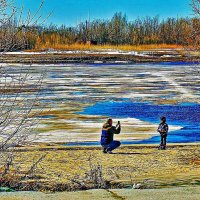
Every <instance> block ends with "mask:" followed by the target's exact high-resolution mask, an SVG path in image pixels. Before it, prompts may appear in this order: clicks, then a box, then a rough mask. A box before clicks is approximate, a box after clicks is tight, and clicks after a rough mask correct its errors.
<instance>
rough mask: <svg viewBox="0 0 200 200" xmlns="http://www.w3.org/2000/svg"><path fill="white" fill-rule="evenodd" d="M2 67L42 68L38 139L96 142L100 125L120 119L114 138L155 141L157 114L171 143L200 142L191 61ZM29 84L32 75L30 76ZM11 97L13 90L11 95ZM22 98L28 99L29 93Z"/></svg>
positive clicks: (198, 86) (199, 83)
mask: <svg viewBox="0 0 200 200" xmlns="http://www.w3.org/2000/svg"><path fill="white" fill-rule="evenodd" d="M3 67H5V68H7V69H9V70H8V71H9V73H12V74H19V73H27V69H28V73H29V74H32V75H33V77H37V76H39V75H40V74H41V73H43V72H45V73H46V74H45V77H44V80H43V84H42V89H41V91H40V95H39V98H38V101H39V102H40V104H38V106H37V107H36V109H38V108H39V106H41V107H43V106H44V107H45V109H44V110H43V112H42V113H41V114H39V115H37V116H34V117H37V118H39V119H40V120H39V125H38V127H37V132H38V136H39V137H38V141H43V142H62V143H65V142H66V143H67V142H83V141H84V142H86V141H87V142H93V143H95V142H97V141H98V140H99V135H100V130H101V125H102V123H103V122H104V121H105V120H106V119H107V118H108V117H113V118H114V121H117V120H118V119H120V120H121V122H122V127H123V129H122V134H121V135H120V136H118V139H120V140H122V141H124V142H125V143H127V142H132V143H155V142H157V141H158V137H156V136H157V133H156V127H157V124H158V123H159V116H161V115H166V117H167V118H168V121H169V125H170V130H171V132H170V137H169V141H170V142H196V141H200V132H199V128H200V127H199V122H200V120H199V117H200V106H199V103H200V99H199V95H200V79H199V65H198V64H193V63H157V64H153V63H146V64H132V65H128V64H91V65H85V64H76V65H72V64H69V65H66V64H63V65H62V64H60V65H46V66H45V65H32V66H28V65H27V66H14V65H10V66H9V67H8V66H6V65H4V66H3ZM31 81H32V82H34V78H32V79H31ZM10 95H12V94H10ZM23 97H25V98H27V99H31V98H32V94H31V92H26V93H24V94H23Z"/></svg>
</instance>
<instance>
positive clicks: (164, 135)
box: [160, 134, 167, 148]
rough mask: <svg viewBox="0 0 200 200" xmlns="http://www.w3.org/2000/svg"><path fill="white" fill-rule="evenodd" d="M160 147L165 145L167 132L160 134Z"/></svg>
mask: <svg viewBox="0 0 200 200" xmlns="http://www.w3.org/2000/svg"><path fill="white" fill-rule="evenodd" d="M160 137H161V138H160V147H164V148H165V147H166V144H167V134H163V135H160Z"/></svg>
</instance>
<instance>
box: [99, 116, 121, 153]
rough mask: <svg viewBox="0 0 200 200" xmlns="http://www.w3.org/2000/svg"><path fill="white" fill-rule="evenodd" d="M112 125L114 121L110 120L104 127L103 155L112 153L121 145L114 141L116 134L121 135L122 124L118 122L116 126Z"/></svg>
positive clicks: (102, 139) (102, 137)
mask: <svg viewBox="0 0 200 200" xmlns="http://www.w3.org/2000/svg"><path fill="white" fill-rule="evenodd" d="M112 124H113V121H112V119H108V120H107V122H106V123H105V124H104V125H103V127H102V134H101V146H102V147H103V153H112V151H113V150H114V149H116V148H118V147H119V146H120V145H121V142H120V141H116V140H114V134H120V131H121V125H120V122H118V123H117V125H116V126H113V125H112Z"/></svg>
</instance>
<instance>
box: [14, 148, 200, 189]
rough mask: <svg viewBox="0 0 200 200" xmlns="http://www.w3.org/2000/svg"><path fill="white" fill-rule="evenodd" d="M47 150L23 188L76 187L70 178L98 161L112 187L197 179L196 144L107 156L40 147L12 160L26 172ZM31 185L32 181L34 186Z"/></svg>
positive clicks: (96, 150)
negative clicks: (164, 149) (31, 177)
mask: <svg viewBox="0 0 200 200" xmlns="http://www.w3.org/2000/svg"><path fill="white" fill-rule="evenodd" d="M44 153H48V154H47V156H46V157H45V159H44V160H42V161H41V163H40V165H39V166H38V168H37V169H36V170H35V172H34V177H37V178H36V179H34V178H33V179H31V180H27V185H28V186H27V188H35V189H36V190H37V189H39V190H51V191H64V190H69V189H70V188H71V189H76V188H77V189H80V188H79V185H76V184H74V183H73V182H71V181H70V180H72V179H74V177H77V176H80V177H85V174H86V173H87V172H88V171H90V165H89V160H90V159H91V161H92V163H93V165H96V166H98V164H100V165H101V166H102V169H103V171H102V172H103V177H104V178H105V180H106V181H108V182H109V183H110V185H111V187H113V188H119V187H123V185H127V184H129V185H130V184H134V183H142V185H143V186H144V187H145V188H146V187H147V188H149V187H150V188H151V187H153V188H155V187H166V186H181V185H194V184H199V182H200V179H199V177H200V168H199V162H197V160H199V158H200V157H199V146H198V145H196V146H195V145H186V146H185V145H184V146H177V145H175V146H171V147H169V149H168V150H166V151H158V150H157V147H156V146H129V147H123V148H121V149H119V150H117V151H115V153H116V154H113V155H107V154H103V153H102V152H101V149H100V148H98V147H82V148H79V147H73V148H65V147H60V146H48V147H46V146H40V147H36V148H34V149H31V148H28V149H24V150H23V151H19V152H17V153H16V155H17V157H16V160H15V162H16V163H18V164H20V163H21V164H20V166H21V171H22V172H26V171H27V170H28V169H29V166H30V165H31V164H32V161H33V158H34V159H36V160H37V158H39V157H40V156H41V154H44ZM34 184H36V186H35V187H33V186H34Z"/></svg>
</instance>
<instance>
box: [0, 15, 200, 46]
mask: <svg viewBox="0 0 200 200" xmlns="http://www.w3.org/2000/svg"><path fill="white" fill-rule="evenodd" d="M199 28H200V20H199V19H197V18H168V19H164V20H159V17H153V18H151V17H146V18H142V19H136V20H134V21H128V20H127V17H126V15H123V14H122V13H116V14H115V15H114V16H113V18H112V19H111V20H93V21H89V20H87V21H85V22H81V23H79V24H78V25H77V26H76V27H67V26H65V25H62V26H59V27H58V26H56V25H49V26H48V27H47V26H44V27H41V26H34V27H30V26H29V27H25V26H22V27H16V26H15V21H12V22H10V23H8V24H7V25H4V26H2V27H0V41H1V42H0V43H1V44H0V45H1V46H0V48H1V50H3V49H4V46H9V45H8V44H7V45H5V43H10V46H11V45H12V48H13V47H14V48H13V49H15V50H18V47H19V46H23V49H41V47H49V48H50V47H52V48H54V47H55V46H59V45H70V44H75V43H78V44H94V45H95V44H98V45H144V44H177V45H190V44H191V43H192V42H193V40H195V39H196V37H197V35H196V34H195V30H199ZM9 37H10V38H9ZM19 43H20V44H19ZM22 43H23V45H22Z"/></svg>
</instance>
